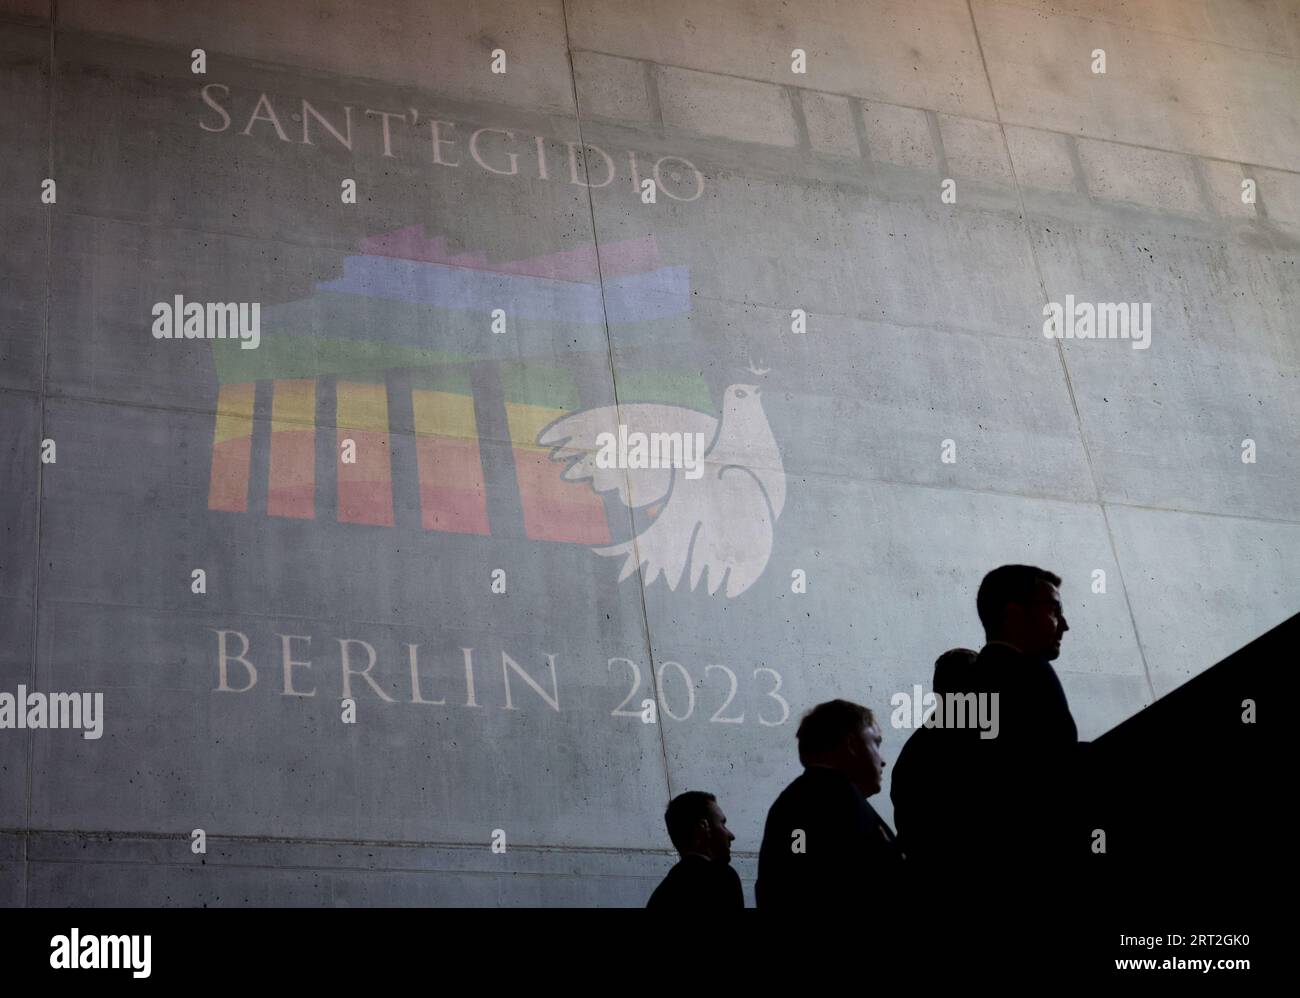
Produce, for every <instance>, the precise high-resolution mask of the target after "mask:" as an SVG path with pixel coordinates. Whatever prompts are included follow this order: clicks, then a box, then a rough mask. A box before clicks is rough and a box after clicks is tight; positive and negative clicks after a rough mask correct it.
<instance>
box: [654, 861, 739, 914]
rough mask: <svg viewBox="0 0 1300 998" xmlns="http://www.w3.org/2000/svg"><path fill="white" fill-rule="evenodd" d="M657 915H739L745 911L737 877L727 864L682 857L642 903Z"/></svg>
mask: <svg viewBox="0 0 1300 998" xmlns="http://www.w3.org/2000/svg"><path fill="white" fill-rule="evenodd" d="M646 907H647V908H653V909H657V910H659V911H731V910H735V911H739V910H740V909H742V908H744V907H745V893H744V891H743V890H742V889H741V886H740V875H739V874H738V873H736V871H735V870H733V869H732V868H731V864H730V863H723V862H720V861H718V860H713V859H707V858H706V857H704V856H696V855H687V856H683V857H682V858H681V859H680V860H679V861H678V862H677V865H676V866H674V867H673V868H672V869H671V870H669V871H668V876H666V877H664V879H663V882H662V883H661V884H660V885H659V886H658V887H656V888H655V890H654V893H653V894H651V895H650V900H649V901H648V902H647V903H646Z"/></svg>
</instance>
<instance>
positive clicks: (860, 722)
mask: <svg viewBox="0 0 1300 998" xmlns="http://www.w3.org/2000/svg"><path fill="white" fill-rule="evenodd" d="M875 724H876V718H875V715H873V714H872V713H871V709H870V708H869V707H864V706H862V704H859V703H852V702H850V701H848V700H828V701H827V702H826V703H819V704H818V705H817V706H816V707H814V708H813V709H812V710H810V711H808V713H806V714H804V716H803V720H801V721H800V722H799V730H798V731H796V732H795V738H796V739H797V740H798V742H799V761H800V762H805V760H807V759H809V758H811V757H812V756H815V755H821V754H822V753H823V752H831V751H833V750H834V749H835V748H836V747H837V746H838V745H839V744H840V743H841V742H842V741H844V739H845V738H847V737H849V736H850V735H853V734H857V732H859V731H861V730H862V729H863V728H869V727H874V726H875Z"/></svg>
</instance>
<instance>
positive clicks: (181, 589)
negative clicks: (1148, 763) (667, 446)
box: [0, 0, 1300, 906]
mask: <svg viewBox="0 0 1300 998" xmlns="http://www.w3.org/2000/svg"><path fill="white" fill-rule="evenodd" d="M112 7H113V10H111V11H110V10H109V7H107V6H105V5H103V4H96V3H86V2H79V0H71V2H61V3H59V4H58V5H57V11H56V12H54V13H53V15H51V13H50V10H49V8H48V7H47V5H44V4H31V3H14V2H9V3H0V22H2V25H3V30H0V81H3V83H4V84H5V87H6V94H7V99H6V101H4V102H2V103H0V150H3V153H0V226H3V231H4V233H5V235H6V239H5V240H4V244H3V248H0V509H2V510H3V513H4V517H3V525H4V526H3V530H0V692H9V693H13V692H14V691H15V690H16V689H17V688H18V687H19V686H20V685H22V686H26V687H28V688H29V689H34V690H40V691H46V692H57V691H67V692H71V691H87V692H97V693H99V694H102V697H103V704H104V714H103V733H102V737H100V738H97V739H87V738H83V737H82V735H81V733H80V732H78V731H73V730H43V729H42V730H22V731H18V730H9V729H3V730H0V904H3V905H7V906H8V905H21V904H30V905H39V906H58V905H73V906H76V905H95V906H100V905H103V906H110V905H131V904H140V905H164V906H166V905H203V904H208V905H223V906H229V905H268V906H280V905H293V904H299V905H338V906H364V905H389V904H392V905H459V906H518V905H536V906H571V905H573V906H638V905H641V904H644V902H645V900H646V898H647V897H648V896H649V894H650V892H651V891H652V890H653V888H654V886H655V884H656V883H657V882H658V880H659V879H660V878H661V877H662V876H663V874H664V873H665V872H666V871H667V869H668V868H669V866H670V864H671V862H672V852H671V848H670V843H669V841H668V839H667V835H666V832H665V829H664V828H663V820H662V819H663V810H664V807H665V805H666V804H667V802H668V800H669V799H670V798H671V797H672V796H673V795H675V794H677V793H680V792H681V791H683V790H687V789H705V790H709V791H712V792H715V793H716V794H717V795H718V796H719V799H720V802H721V804H722V806H723V808H724V810H725V811H726V813H727V814H728V816H729V819H730V827H731V828H732V829H733V830H734V831H735V833H736V835H737V841H736V844H735V849H736V854H735V865H736V867H737V869H738V871H739V872H740V874H741V877H742V881H743V882H744V884H745V889H746V892H747V897H748V898H749V899H750V900H751V901H752V884H753V879H754V875H755V865H756V852H757V848H758V844H759V842H760V838H761V834H762V827H763V820H764V816H765V813H766V810H767V808H768V807H769V806H770V804H771V802H772V800H773V799H774V798H775V796H776V795H777V794H778V793H779V792H780V790H781V789H782V788H783V787H784V786H785V785H786V784H787V783H788V782H789V780H791V779H792V778H793V777H794V776H795V775H796V773H797V771H798V765H797V757H796V752H795V738H794V732H795V730H796V729H797V726H798V723H799V720H800V718H801V716H802V715H803V713H804V712H805V711H807V710H808V709H809V708H811V707H812V706H814V705H815V704H817V703H819V702H822V701H825V700H827V699H830V698H832V697H847V698H850V699H854V700H857V701H860V702H862V703H865V704H867V705H868V706H870V707H872V708H873V709H874V710H875V711H876V712H877V714H878V715H880V716H883V717H888V716H889V714H890V710H889V707H890V700H891V698H892V697H893V695H894V694H896V693H898V692H908V693H910V692H911V691H912V689H913V687H914V685H915V684H921V685H922V686H923V687H924V686H926V685H927V684H928V683H929V679H930V676H931V674H932V670H933V663H934V660H935V658H936V657H937V656H938V655H939V654H941V653H942V652H943V651H945V650H947V649H949V648H952V647H954V646H967V647H978V646H979V645H980V644H981V640H982V633H981V628H980V624H979V621H978V618H977V615H976V612H975V593H976V590H977V588H978V586H979V583H980V580H981V578H982V577H983V575H984V573H985V572H987V571H988V570H989V569H991V568H993V567H995V566H996V565H999V564H1004V563H1009V562H1028V563H1031V564H1040V565H1042V566H1043V567H1046V568H1048V569H1051V570H1053V571H1055V572H1057V573H1058V574H1059V575H1060V576H1061V577H1062V579H1063V584H1062V587H1061V588H1062V596H1063V600H1064V604H1065V611H1066V615H1067V618H1068V620H1069V623H1070V633H1069V634H1068V635H1067V636H1066V640H1065V643H1064V649H1063V653H1062V656H1061V658H1060V659H1059V660H1058V662H1057V663H1056V664H1057V669H1058V672H1059V674H1060V676H1061V680H1062V684H1063V686H1064V688H1065V690H1066V692H1067V695H1068V696H1069V698H1070V702H1071V707H1072V710H1073V712H1074V715H1075V718H1076V720H1077V723H1078V726H1079V730H1080V734H1081V736H1082V737H1084V738H1091V737H1095V736H1097V735H1099V734H1101V733H1102V732H1104V731H1106V730H1107V729H1109V728H1110V727H1112V726H1114V725H1115V724H1118V723H1119V722H1121V721H1123V720H1125V719H1126V718H1127V717H1129V716H1131V715H1132V714H1134V713H1136V712H1137V711H1138V710H1140V709H1141V708H1142V707H1144V706H1146V705H1148V704H1150V703H1151V702H1152V701H1153V700H1155V699H1156V698H1158V697H1160V696H1162V695H1164V694H1165V693H1168V692H1169V691H1170V690H1171V689H1173V688H1174V687H1175V686H1177V685H1178V684H1179V683H1181V682H1184V681H1186V680H1187V679H1188V678H1190V677H1192V676H1194V675H1196V674H1198V673H1199V672H1201V671H1202V670H1204V669H1205V668H1207V667H1209V666H1210V665H1212V664H1214V663H1215V662H1216V661H1218V660H1219V659H1221V658H1222V657H1223V656H1225V655H1227V654H1228V653H1230V652H1231V651H1233V650H1234V649H1236V648H1238V647H1240V646H1241V645H1242V644H1244V643H1245V642H1247V641H1249V640H1250V639H1251V638H1253V637H1255V636H1256V635H1258V634H1259V633H1261V632H1262V631H1264V630H1266V629H1267V628H1269V627H1271V626H1273V625H1274V624H1276V623H1278V622H1279V621H1280V620H1282V619H1284V618H1285V617H1287V616H1288V615H1290V614H1291V613H1293V612H1294V611H1295V609H1296V606H1297V603H1300V575H1297V568H1296V566H1297V565H1298V564H1300V559H1297V558H1296V552H1297V551H1298V550H1300V535H1298V534H1297V531H1300V492H1298V491H1297V489H1296V488H1295V485H1296V482H1298V481H1300V457H1297V454H1300V450H1298V449H1297V429H1296V428H1297V427H1300V392H1297V390H1296V386H1297V383H1298V382H1300V338H1298V337H1297V332H1296V325H1295V322H1294V319H1293V316H1294V315H1295V314H1296V312H1297V310H1298V309H1300V281H1298V280H1297V266H1298V264H1297V259H1300V257H1298V256H1297V248H1298V247H1300V243H1298V242H1297V234H1298V233H1297V228H1298V227H1300V174H1297V173H1296V172H1294V171H1295V169H1296V166H1297V164H1300V155H1297V153H1298V152H1300V135H1298V133H1297V118H1296V110H1295V101H1294V94H1295V93H1296V92H1298V90H1300V88H1297V86H1296V85H1295V84H1296V79H1297V77H1296V65H1297V60H1298V59H1300V46H1298V45H1297V37H1298V36H1297V32H1296V25H1297V19H1296V17H1295V15H1294V11H1293V10H1292V9H1291V5H1286V4H1282V3H1280V2H1279V3H1274V2H1264V3H1257V4H1246V3H1232V2H1229V0H1196V2H1188V3H1175V2H1173V0H1169V2H1164V0H1158V2H1153V3H1149V4H1144V5H1142V6H1140V7H1134V6H1133V5H1131V4H1128V5H1126V4H1122V3H1119V2H1113V3H1112V2H1109V0H1107V2H1100V3H1090V4H1084V3H1076V2H1073V0H1021V2H1016V3H1007V2H993V0H974V2H973V3H970V4H968V3H967V2H965V0H871V2H855V3H848V2H840V0H812V2H809V3H805V4H800V5H797V6H796V5H788V6H782V5H778V4H752V3H746V2H742V0H720V2H718V3H709V4H705V3H701V2H699V0H668V2H665V3H655V4H636V3H631V2H623V0H574V2H566V3H563V4H562V3H560V2H559V0H543V2H539V3H535V4H523V5H519V4H512V3H505V2H497V0H490V2H486V3H479V4H475V5H471V6H469V7H465V6H464V5H460V6H457V5H455V4H451V3H442V2H439V3H433V4H429V3H424V4H416V3H410V2H407V0H401V2H395V3H391V4H386V5H379V6H378V7H376V6H375V5H365V4H359V3H348V2H344V0H331V2H329V3H325V4H298V3H291V4H279V5H265V4H263V5H253V4H249V3H245V2H243V0H225V2H220V3H215V4H210V5H175V4H163V3H159V2H155V0H123V2H122V3H120V4H116V5H112ZM972 13H973V17H972ZM50 16H54V17H55V20H54V22H53V23H47V22H48V18H49V17H50ZM43 18H44V19H45V20H44V21H43V20H42V19H43ZM196 47H201V48H203V49H205V51H206V54H207V59H208V64H207V70H206V73H205V74H203V75H198V74H196V73H194V72H192V70H191V58H192V55H191V53H192V50H193V49H194V48H196ZM1097 47H1101V48H1105V49H1106V52H1107V72H1106V74H1105V75H1104V76H1094V75H1093V74H1092V73H1091V72H1090V70H1089V66H1088V63H1089V60H1090V55H1091V51H1092V49H1093V48H1097ZM796 48H798V49H803V50H804V53H805V55H806V69H807V72H806V73H795V72H793V71H792V65H791V60H792V55H791V53H792V51H793V50H794V49H796ZM497 49H500V50H502V51H503V52H504V56H505V66H504V68H505V69H506V72H504V73H494V72H493V71H492V62H493V52H494V51H495V50H497ZM51 50H53V51H54V52H56V53H57V58H56V59H55V60H54V61H53V63H51V61H50V52H51ZM986 67H987V68H986ZM575 95H576V102H575ZM941 163H942V164H946V166H947V172H946V173H945V174H944V175H947V174H950V175H951V176H952V177H953V178H955V179H956V180H957V181H958V200H957V203H956V204H947V203H944V202H942V201H941V200H940V185H939V180H940V178H941V174H940V165H941ZM47 178H51V179H55V180H57V192H58V193H57V199H56V200H52V201H43V200H42V199H41V182H42V181H43V180H44V179H47ZM1247 178H1250V179H1254V180H1255V181H1256V185H1257V192H1258V201H1257V204H1255V205H1244V204H1242V203H1241V202H1240V185H1241V181H1242V180H1243V179H1247ZM647 181H648V182H649V183H648V184H647V183H646V182H647ZM1015 185H1019V189H1017V188H1016V186H1015ZM353 187H355V190H354V191H353V190H352V188H353ZM649 192H653V195H654V196H653V198H651V197H648V196H647V194H648V193H649ZM350 193H351V194H355V197H354V198H353V197H351V196H350ZM178 296H179V298H180V305H179V312H178V313H177V321H176V323H175V329H174V332H175V335H172V336H162V335H160V333H159V328H160V327H159V326H158V324H157V322H158V321H160V320H159V314H160V312H159V310H160V309H161V314H164V315H170V314H171V312H170V309H173V308H176V307H178V306H177V305H176V302H177V298H178ZM1066 301H1071V302H1074V303H1084V304H1086V305H1088V306H1089V307H1091V308H1092V309H1093V310H1094V312H1093V314H1094V315H1096V314H1102V313H1101V312H1100V311H1099V310H1100V309H1102V308H1103V307H1105V309H1106V310H1107V311H1106V314H1108V315H1114V314H1115V313H1114V311H1113V309H1112V308H1111V307H1112V306H1114V307H1118V306H1119V305H1120V304H1123V305H1125V306H1128V305H1133V306H1135V307H1136V309H1137V311H1136V313H1133V314H1135V315H1137V316H1139V317H1141V316H1143V315H1146V314H1149V317H1150V319H1149V324H1145V323H1144V328H1143V329H1142V330H1141V332H1143V334H1144V337H1145V338H1144V341H1143V344H1142V345H1141V348H1139V349H1135V346H1138V343H1137V341H1136V339H1135V338H1134V337H1127V338H1118V337H1097V336H1092V337H1086V338H1084V337H1077V336H1072V337H1071V338H1068V339H1056V338H1053V337H1049V336H1045V335H1044V331H1043V330H1044V319H1045V309H1049V310H1050V306H1051V305H1052V304H1058V303H1064V302H1066ZM186 304H195V305H203V306H212V307H213V308H214V309H215V308H217V307H219V306H222V305H224V304H231V305H233V306H235V307H236V311H235V314H236V315H237V314H238V306H239V305H240V304H243V305H248V306H251V305H252V304H256V305H257V306H258V312H257V314H258V316H259V326H258V335H259V342H258V345H257V346H256V348H246V347H245V345H244V344H243V343H241V342H240V341H238V340H237V339H232V338H230V337H222V338H220V339H218V338H215V337H214V338H209V337H208V336H207V335H206V333H207V332H209V331H212V327H210V326H208V325H207V323H208V317H209V315H215V314H217V313H216V312H214V311H211V310H208V309H206V308H200V309H199V311H198V312H197V313H194V312H187V311H186V309H185V305H186ZM1144 309H1145V310H1146V311H1145V312H1144ZM222 314H224V313H222ZM1126 314H1128V313H1126ZM190 323H192V324H190ZM232 328H233V327H232ZM1072 328H1073V327H1072ZM1133 331H1134V332H1137V331H1138V330H1137V329H1136V327H1135V329H1134V330H1133ZM620 426H622V427H624V428H625V429H627V430H628V431H636V432H638V433H643V432H644V433H647V434H649V433H659V432H661V431H662V432H671V433H677V434H680V435H682V439H683V440H686V439H690V440H694V439H695V436H694V435H695V434H699V436H700V439H701V443H700V452H699V455H698V456H699V458H700V460H699V462H698V464H697V465H696V470H698V471H699V472H700V474H699V475H698V476H697V477H695V478H691V477H689V476H688V475H686V473H685V471H686V469H685V468H678V469H675V470H673V469H663V468H649V469H639V468H626V467H625V468H620V469H617V470H618V474H616V475H615V474H609V475H607V474H606V472H608V471H611V470H613V469H604V468H599V467H597V465H596V461H595V456H594V455H595V454H596V453H597V452H598V451H600V450H601V449H602V447H603V446H604V445H603V444H602V443H601V442H600V436H599V434H600V433H601V432H615V431H617V430H618V429H619V427H620ZM543 440H545V441H546V443H543V442H542V441H543ZM56 454H57V456H55V455H56ZM597 472H599V474H597ZM1098 572H1100V573H1102V574H1103V576H1104V579H1105V586H1104V589H1103V590H1098V589H1097V588H1096V587H1095V586H1096V579H1097V573H1098ZM353 711H354V712H355V713H352V712H353ZM908 734H909V732H908V731H907V730H906V729H904V728H895V727H893V726H892V725H891V726H889V727H888V728H887V730H886V731H885V732H884V754H885V757H886V759H887V760H889V761H892V760H893V759H895V758H896V757H897V753H898V751H899V749H900V748H901V745H902V744H903V742H904V741H905V739H906V738H907V736H908ZM890 772H891V768H887V769H886V774H887V776H888V774H889V773H890ZM873 804H874V805H875V806H876V807H877V808H878V810H880V812H881V813H882V815H884V816H885V817H886V819H889V820H892V814H891V813H890V809H889V803H888V784H886V787H885V792H884V793H883V794H881V795H880V796H879V797H877V798H874V799H873ZM194 829H204V830H206V832H207V833H208V835H209V851H208V853H207V855H206V857H205V858H200V857H196V856H195V855H194V854H193V853H192V852H191V850H190V848H189V839H190V835H191V833H192V832H193V830H194ZM498 833H499V835H498ZM499 837H503V840H504V843H505V844H506V851H505V852H494V851H493V849H492V847H491V846H492V842H493V840H494V839H495V838H499Z"/></svg>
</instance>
